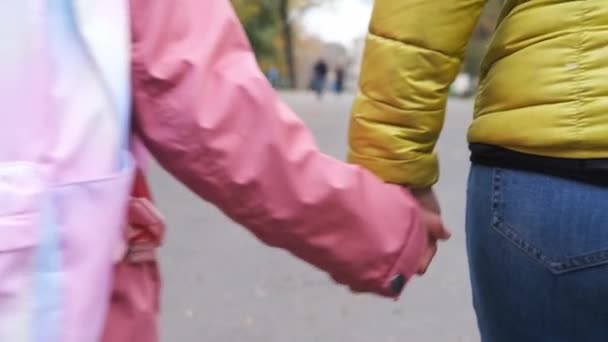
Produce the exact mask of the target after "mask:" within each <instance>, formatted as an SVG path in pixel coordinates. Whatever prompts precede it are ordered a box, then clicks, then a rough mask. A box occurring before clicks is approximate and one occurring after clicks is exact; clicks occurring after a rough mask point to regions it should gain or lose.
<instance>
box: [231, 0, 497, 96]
mask: <svg viewBox="0 0 608 342" xmlns="http://www.w3.org/2000/svg"><path fill="white" fill-rule="evenodd" d="M231 1H232V3H233V5H234V7H235V8H236V11H237V13H238V15H239V17H240V19H241V21H242V23H243V26H244V27H245V30H246V31H247V35H248V36H249V39H250V41H251V44H252V46H253V48H254V50H255V52H256V55H257V58H258V61H259V64H260V66H261V68H262V69H263V70H264V71H265V72H266V73H267V75H269V76H270V78H272V79H273V80H274V79H275V78H276V83H275V85H276V86H277V87H280V88H288V89H305V88H309V87H310V85H311V79H312V70H313V67H314V64H315V62H316V61H318V59H320V58H322V59H324V60H325V62H326V63H327V64H328V66H329V67H330V70H331V69H335V68H338V67H339V68H343V69H344V71H345V75H344V78H345V85H344V87H345V90H349V89H350V90H353V89H354V88H356V81H357V76H358V73H359V68H360V63H361V55H362V52H363V48H364V42H365V34H366V31H367V24H368V22H369V19H370V16H371V9H372V6H373V1H372V0H231ZM503 2H504V0H488V4H487V6H486V8H485V11H484V14H483V16H482V18H481V20H480V22H479V25H478V27H477V29H476V30H475V33H474V35H473V37H472V40H471V42H470V44H469V46H468V51H467V58H466V60H465V63H464V65H463V68H462V74H461V75H460V76H459V77H458V79H457V80H456V81H455V83H454V85H453V89H452V90H453V94H454V95H458V96H470V95H471V94H472V93H473V91H472V90H473V88H474V87H475V85H476V76H477V73H478V69H479V64H480V62H481V59H482V57H483V54H484V52H485V49H486V46H487V44H488V40H489V38H490V36H491V34H492V32H493V31H494V26H495V23H496V19H497V17H498V15H499V12H500V8H501V5H502V3H503ZM330 75H331V74H330Z"/></svg>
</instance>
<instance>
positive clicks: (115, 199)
mask: <svg viewBox="0 0 608 342" xmlns="http://www.w3.org/2000/svg"><path fill="white" fill-rule="evenodd" d="M108 18H112V20H111V22H110V21H108ZM108 37H111V38H112V39H108ZM0 46H1V47H2V50H3V51H4V52H5V53H3V54H1V55H0V67H2V73H1V74H2V78H0V87H1V90H2V91H0V100H1V101H2V103H3V108H4V109H3V116H2V125H0V139H1V140H2V143H0V293H1V294H2V296H0V341H15V342H21V341H24V342H25V341H61V342H98V341H99V340H100V339H101V338H102V337H103V341H104V342H122V341H145V342H151V341H154V340H155V339H157V337H158V336H157V334H156V332H155V331H154V329H156V326H155V323H154V318H155V311H156V310H158V307H157V304H158V301H157V299H158V298H157V296H158V287H157V286H158V281H154V280H155V279H152V281H151V282H149V280H150V277H154V276H158V274H155V273H154V272H155V270H156V264H148V266H151V267H149V268H147V269H146V270H144V272H139V271H140V269H139V268H133V269H129V270H128V276H127V277H122V276H121V274H120V273H121V272H120V269H124V268H121V267H120V264H121V263H123V262H134V263H137V262H146V261H150V260H154V256H153V253H154V247H155V246H156V245H157V243H158V241H156V240H160V239H162V220H161V219H160V215H158V213H156V212H155V210H154V208H153V206H152V205H151V203H150V200H151V196H150V194H149V191H148V189H147V185H146V183H145V170H146V159H147V152H149V153H151V155H152V156H153V157H154V158H156V159H157V161H158V162H159V163H160V165H161V166H162V167H164V168H165V169H166V170H167V171H168V172H169V173H171V174H172V175H173V176H174V177H176V178H177V179H178V180H180V181H181V182H183V183H184V184H185V185H186V186H188V187H189V188H190V189H191V190H192V191H193V192H195V193H196V194H197V195H198V196H199V197H200V198H201V199H204V200H207V201H209V202H210V203H213V204H214V205H215V206H217V207H218V208H219V209H220V210H222V211H223V212H224V213H225V214H226V215H227V216H228V217H230V218H231V219H233V220H235V221H236V222H238V223H240V224H242V225H243V226H245V227H246V228H248V229H249V230H250V231H251V232H252V233H253V234H255V236H257V237H258V238H259V239H261V240H262V241H263V242H265V243H266V244H268V245H270V246H273V247H279V248H283V249H285V250H287V251H289V252H291V253H293V254H294V255H295V256H297V257H299V258H300V259H302V260H304V261H306V262H308V263H310V264H312V265H314V266H316V267H318V268H320V269H322V270H324V271H326V272H327V273H328V274H329V275H330V276H331V277H332V278H333V279H334V280H335V281H337V282H339V283H341V284H345V285H347V286H349V287H350V288H351V289H352V290H353V291H357V292H371V293H376V294H379V295H382V296H387V297H397V296H399V294H400V293H401V291H402V290H403V288H404V286H405V285H406V283H407V282H408V281H409V280H410V279H412V277H413V276H415V275H416V274H422V273H424V272H425V270H426V268H427V267H428V265H429V263H430V262H431V260H432V258H433V256H434V252H435V248H436V242H437V240H440V239H447V238H448V237H449V233H448V232H447V231H446V230H445V228H444V227H443V224H442V222H441V220H440V218H439V216H438V215H437V214H435V213H433V212H431V211H429V210H425V209H423V208H421V207H420V206H418V205H417V203H416V202H415V200H414V199H413V197H412V196H411V194H410V193H409V191H408V190H406V189H403V188H401V187H399V186H395V185H390V184H385V183H383V182H382V181H381V180H379V179H377V178H376V177H374V176H373V175H372V174H371V173H369V172H368V171H366V170H364V169H363V168H361V167H357V166H353V165H348V164H345V163H343V162H340V161H337V160H335V159H333V158H331V157H329V156H326V155H324V154H322V153H321V152H320V151H319V150H318V148H317V146H316V144H315V142H314V140H313V138H312V136H311V134H310V132H309V131H308V130H307V129H306V128H305V126H304V124H303V123H302V121H301V120H299V119H298V117H297V116H296V115H295V114H294V113H293V112H292V111H291V110H290V109H289V108H288V107H287V106H286V105H285V104H283V103H282V102H281V101H280V99H279V98H278V96H277V94H276V93H275V92H274V91H273V89H272V87H271V86H270V84H269V83H268V80H267V79H266V78H265V77H264V75H263V73H262V72H261V71H260V70H259V68H258V66H257V62H256V60H255V56H254V54H253V52H252V51H251V48H250V46H249V43H248V41H247V39H246V36H245V33H244V32H243V29H242V27H241V26H240V23H239V21H238V19H237V18H236V16H235V14H234V12H233V10H232V8H231V6H230V4H229V2H228V1H227V0H206V1H199V0H174V1H148V0H131V1H125V0H103V1H101V0H100V1H86V2H84V1H76V0H62V1H58V0H57V1H55V0H23V1H16V2H10V4H9V3H7V4H5V8H4V9H3V11H0ZM16 113H17V114H18V115H15V114H16ZM133 178H135V183H134V182H133ZM125 221H126V222H125ZM142 227H146V228H147V229H141V228H142ZM117 265H118V266H117ZM156 271H157V270H156ZM123 275H124V274H123ZM142 279H143V281H142ZM113 280H114V281H115V283H114V292H113V293H112V285H113ZM156 280H157V279H156ZM147 284H149V285H151V287H146V285H147ZM125 289H126V290H125ZM112 294H113V295H114V297H113V298H111V296H112ZM123 294H126V295H127V296H129V298H122V299H121V298H117V296H118V297H119V296H120V295H123ZM111 299H112V303H113V304H117V305H113V307H112V308H111V310H110V311H109V312H108V307H109V302H110V301H111ZM121 300H122V302H121ZM149 301H151V302H149ZM141 302H144V303H143V304H142V303H141ZM133 303H136V304H135V305H143V307H145V308H148V309H150V310H151V311H145V312H139V311H135V312H134V311H130V310H131V308H133V307H134V306H132V305H131V304H133ZM118 304H125V305H124V306H121V305H118ZM114 309H115V310H114ZM121 310H122V311H121ZM138 310H139V307H138ZM108 313H109V316H110V317H107V314H108ZM140 313H141V314H143V315H145V316H144V317H142V316H140ZM150 314H151V316H150ZM115 315H117V316H115ZM142 318H143V319H142ZM104 326H105V331H104ZM108 329H109V330H112V331H108Z"/></svg>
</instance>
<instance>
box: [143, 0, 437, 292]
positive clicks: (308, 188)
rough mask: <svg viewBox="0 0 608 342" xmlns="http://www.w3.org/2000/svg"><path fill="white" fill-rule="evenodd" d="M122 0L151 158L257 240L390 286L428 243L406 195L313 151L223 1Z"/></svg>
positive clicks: (344, 276) (352, 277) (357, 283)
mask: <svg viewBox="0 0 608 342" xmlns="http://www.w3.org/2000/svg"><path fill="white" fill-rule="evenodd" d="M131 6H132V8H131V11H132V25H133V89H134V92H135V94H134V98H135V111H136V113H137V114H136V129H137V130H138V132H139V134H140V135H141V136H142V138H143V140H144V142H145V144H146V146H147V148H148V149H149V150H150V152H151V153H152V154H153V155H154V156H155V157H156V158H157V159H158V161H159V162H160V163H161V165H162V166H163V167H164V168H166V169H167V170H168V171H169V172H170V173H171V174H173V175H174V176H175V177H176V178H178V179H179V180H180V181H181V182H183V183H184V184H186V185H187V186H188V187H189V188H190V189H191V190H193V191H194V192H195V193H197V194H198V195H199V196H200V197H202V198H204V199H206V200H208V201H210V202H212V203H213V204H215V205H216V206H217V207H218V208H220V209H221V210H222V211H223V212H224V213H225V214H226V215H228V216H229V217H230V218H232V219H233V220H235V221H236V222H238V223H240V224H242V225H243V226H245V227H247V228H248V229H249V230H250V231H251V232H252V233H253V234H255V235H256V236H257V237H258V238H260V239H261V240H262V241H264V242H265V243H266V244H268V245H271V246H276V247H280V248H284V249H286V250H288V251H290V252H291V253H293V254H295V255H296V256H298V257H299V258H301V259H303V260H305V261H307V262H309V263H311V264H313V265H315V266H316V267H318V268H320V269H323V270H325V271H327V272H328V273H329V274H330V275H331V276H332V277H333V279H334V280H336V281H338V282H340V283H343V284H346V285H349V286H350V287H351V288H352V289H354V290H357V291H372V292H376V293H378V294H381V295H385V296H395V295H397V294H398V293H399V292H400V289H398V290H396V291H393V290H391V285H393V286H392V287H395V286H394V285H395V282H392V280H393V279H395V276H397V275H402V276H403V277H402V278H405V279H409V278H410V277H411V276H412V275H413V274H414V273H415V271H416V270H415V268H416V264H417V261H418V259H419V257H420V256H421V254H422V251H423V247H424V245H425V243H426V235H425V233H424V232H423V230H422V229H421V215H420V213H419V209H418V207H417V205H416V204H415V201H414V200H413V198H412V197H411V196H410V194H409V193H408V192H407V191H406V190H404V189H402V188H400V187H398V186H394V185H388V184H384V183H382V182H381V181H380V180H378V179H377V178H375V177H374V176H372V175H371V174H370V173H368V172H367V171H365V170H363V169H362V168H360V167H358V166H353V165H348V164H346V163H343V162H340V161H337V160H335V159H333V158H331V157H328V156H326V155H324V154H322V153H321V152H319V150H318V148H317V146H316V145H315V142H314V140H313V138H312V137H311V134H310V132H309V131H308V130H307V129H306V128H305V126H304V124H303V123H302V122H301V121H300V120H299V119H298V117H297V116H296V115H294V113H292V111H291V110H290V109H289V108H288V107H287V106H285V105H284V104H283V103H282V102H281V101H280V99H279V98H278V96H277V94H276V93H275V92H274V91H273V89H272V88H271V87H270V85H269V84H268V83H267V81H266V79H265V78H264V76H263V74H262V73H261V72H260V70H259V69H258V66H257V64H256V60H255V57H254V55H253V53H252V51H251V49H250V47H249V43H248V41H247V39H246V36H245V34H244V32H243V30H242V28H241V26H240V24H239V22H238V19H237V18H236V16H235V14H234V12H233V10H232V8H231V7H230V4H229V2H228V1H227V0H171V1H150V0H131ZM397 285H398V284H397ZM397 287H398V286H397Z"/></svg>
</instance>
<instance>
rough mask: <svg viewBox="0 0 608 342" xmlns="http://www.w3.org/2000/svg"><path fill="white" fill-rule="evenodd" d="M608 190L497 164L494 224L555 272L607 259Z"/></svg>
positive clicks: (512, 240)
mask: <svg viewBox="0 0 608 342" xmlns="http://www.w3.org/2000/svg"><path fill="white" fill-rule="evenodd" d="M606 209H608V188H604V187H598V186H594V185H589V184H584V183H580V182H576V181H572V180H568V179H562V178H558V177H553V176H548V175H543V174H535V173H529V172H524V171H515V170H507V169H500V168H496V169H494V171H493V191H492V212H493V213H492V214H493V218H492V227H493V229H495V230H496V231H497V232H498V233H499V234H500V235H502V236H503V237H505V238H506V239H508V240H509V241H510V242H512V243H513V244H514V245H515V246H516V247H517V248H518V249H520V250H521V251H522V252H523V253H524V254H526V255H527V256H529V257H530V258H532V259H534V260H536V261H537V262H539V263H540V264H541V265H542V266H544V267H546V268H547V269H548V270H549V271H551V272H552V273H554V274H563V273H567V272H572V271H577V270H583V269H587V268H590V267H594V266H599V265H604V264H607V263H608V229H606V225H608V210H606Z"/></svg>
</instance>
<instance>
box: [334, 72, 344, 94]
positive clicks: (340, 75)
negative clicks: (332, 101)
mask: <svg viewBox="0 0 608 342" xmlns="http://www.w3.org/2000/svg"><path fill="white" fill-rule="evenodd" d="M334 74H335V80H334V91H335V92H336V94H338V95H340V94H342V92H343V91H344V78H345V75H344V68H343V67H342V66H341V65H338V66H337V67H336V69H335V70H334Z"/></svg>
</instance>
